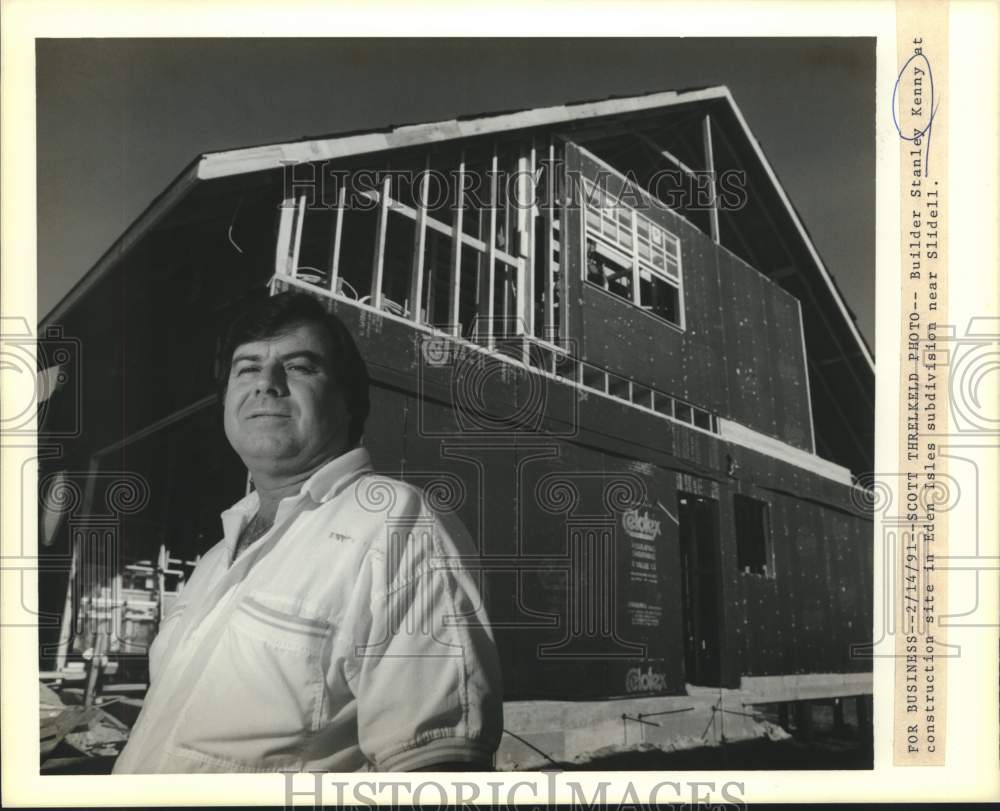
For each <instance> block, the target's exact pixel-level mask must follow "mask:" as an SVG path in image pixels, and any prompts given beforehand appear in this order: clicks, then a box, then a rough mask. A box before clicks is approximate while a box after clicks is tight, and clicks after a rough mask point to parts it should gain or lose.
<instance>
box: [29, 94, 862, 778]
mask: <svg viewBox="0 0 1000 811" xmlns="http://www.w3.org/2000/svg"><path fill="white" fill-rule="evenodd" d="M289 288H294V289H298V290H302V291H305V292H307V293H309V294H311V295H313V296H315V297H317V298H318V299H320V300H321V301H323V302H325V303H326V306H327V307H328V308H330V309H331V310H333V311H335V312H336V313H337V315H338V316H340V318H341V319H343V320H344V321H345V322H346V323H347V325H348V326H349V327H350V328H351V329H352V331H353V332H354V334H355V335H356V336H357V340H358V344H359V347H360V348H361V351H362V353H363V354H364V356H365V357H366V359H367V362H368V366H369V371H370V373H371V377H372V386H373V388H372V412H371V416H370V419H369V422H368V425H367V429H366V436H365V444H366V446H367V447H368V448H369V449H370V451H371V454H372V458H373V461H374V463H375V466H376V468H377V469H379V470H381V471H383V472H386V473H388V474H390V475H394V476H397V477H400V478H403V479H405V480H407V481H410V482H412V483H414V484H416V485H419V486H421V487H423V488H424V489H425V491H426V492H427V493H428V497H429V498H431V499H432V503H435V504H436V506H437V507H438V508H439V509H442V510H445V511H455V512H456V513H457V514H458V516H459V517H460V518H461V519H462V520H463V522H464V523H465V524H466V526H468V527H469V529H470V530H471V533H472V535H473V537H474V538H476V539H477V541H478V543H479V547H480V563H481V571H482V577H483V582H484V583H485V586H486V591H487V593H488V608H489V613H490V616H491V619H492V621H493V623H494V630H495V635H496V639H497V643H498V646H499V648H500V652H501V658H502V662H503V665H504V680H505V689H506V699H507V702H508V704H507V708H506V719H507V720H506V726H507V728H508V731H510V732H511V733H512V736H511V737H510V738H507V737H506V736H505V743H504V748H502V749H501V755H500V765H501V766H503V765H505V764H506V765H523V764H525V763H528V762H530V761H531V757H532V752H536V753H537V752H538V751H542V752H545V753H547V754H551V753H553V752H556V753H559V755H560V756H561V757H563V758H564V759H565V758H571V757H574V756H580V755H581V754H582V753H585V752H586V751H589V750H593V749H596V748H599V747H600V746H601V745H610V744H615V743H617V744H621V743H622V737H623V730H624V738H625V741H624V743H625V744H626V745H628V744H630V743H634V742H635V741H637V740H640V739H641V740H642V741H645V742H647V743H649V742H652V743H657V742H662V741H667V740H671V741H676V740H678V739H681V738H691V739H695V738H697V737H698V735H699V734H700V735H701V736H702V738H703V739H707V738H711V737H713V736H714V739H715V740H719V739H720V736H722V739H725V738H726V735H727V734H728V739H730V740H731V739H732V738H733V736H734V735H736V736H738V735H739V734H741V732H740V730H741V729H742V730H743V732H746V733H747V734H749V732H748V729H749V727H750V726H752V722H751V721H748V720H747V719H746V718H743V719H741V718H737V717H736V716H738V715H740V714H741V712H740V711H742V715H745V716H747V718H749V716H750V715H751V714H752V713H750V711H749V710H748V709H746V708H750V707H753V706H757V705H763V704H775V703H782V702H792V701H803V700H833V699H841V698H844V697H854V696H864V695H870V693H871V660H870V658H867V653H868V646H869V644H870V643H871V634H872V608H871V606H872V564H873V552H872V545H871V537H872V517H871V514H870V500H869V498H868V493H867V491H866V490H865V489H864V488H863V487H862V486H861V485H860V483H859V482H861V481H862V480H863V478H864V477H865V475H866V474H867V473H868V472H869V471H870V470H871V469H872V459H873V426H874V417H873V412H874V365H873V358H872V355H871V353H870V351H869V349H868V347H867V346H866V344H865V341H864V340H863V338H862V336H861V334H860V332H859V331H858V328H857V326H856V324H855V321H854V317H853V315H852V314H851V312H850V311H849V309H848V308H847V306H846V304H845V302H844V299H843V296H842V295H841V293H840V292H839V290H838V289H837V286H836V283H835V281H834V279H833V277H832V276H831V274H830V272H829V270H828V269H827V268H826V266H825V265H824V263H823V261H822V260H821V258H820V256H819V255H818V253H817V251H816V249H815V247H814V245H813V243H812V241H811V239H810V237H809V234H808V232H807V230H806V227H805V225H804V224H803V222H802V221H801V219H800V217H799V216H798V214H797V213H796V210H795V208H794V206H793V204H792V202H791V201H790V200H789V199H788V197H787V195H786V193H785V192H784V190H783V189H782V187H781V184H780V183H779V181H778V179H777V177H776V175H775V173H774V171H773V170H772V168H771V167H770V165H769V163H768V161H767V159H766V157H765V155H764V153H763V151H762V149H761V147H760V145H759V144H758V143H757V141H756V139H755V138H754V136H753V135H752V133H751V132H750V130H749V129H748V127H747V124H746V121H745V120H744V118H743V116H742V114H741V112H740V110H739V108H738V106H737V105H736V103H735V101H734V99H733V98H732V96H731V95H730V93H729V91H728V90H727V89H726V88H724V87H715V88H709V89H701V90H692V91H684V92H664V93H655V94H651V95H643V96H638V97H633V98H620V99H610V100H602V101H594V102H584V103H574V104H565V105H560V106H556V107H548V108H541V109H533V110H523V111H516V112H503V113H495V114H488V115H477V116H470V117H468V118H460V119H457V120H452V121H439V122H434V123H429V124H417V125H406V126H395V127H391V128H388V129H385V130H379V131H372V132H359V133H348V134H341V135H332V136H328V137H315V138H308V139H305V140H300V141H295V142H292V143H284V144H274V145H268V146H262V147H251V148H245V149H234V150H229V151H225V152H215V153H209V154H205V155H202V156H200V157H198V158H197V159H196V160H195V161H194V162H193V163H192V164H191V165H190V166H188V167H187V169H185V171H184V172H183V173H182V174H181V175H180V176H179V177H178V178H177V179H176V180H175V181H174V182H173V183H171V184H170V186H168V187H167V188H166V189H165V190H164V191H163V193H162V194H161V195H160V196H159V197H158V198H157V199H156V200H155V201H154V202H153V203H152V204H151V205H150V207H149V208H148V209H147V210H146V211H145V212H144V213H143V214H142V215H141V216H140V217H139V218H138V219H137V220H136V222H135V223H134V224H133V225H132V226H131V227H130V228H129V229H128V230H127V231H126V232H125V234H124V235H123V236H122V237H121V238H120V239H119V240H118V241H117V242H116V243H115V244H114V245H113V246H112V247H111V248H110V249H109V250H108V251H107V253H106V254H105V255H104V256H103V257H102V259H101V260H100V261H99V262H98V264H97V265H96V266H95V267H94V268H93V269H92V270H91V271H90V272H89V273H88V274H87V275H86V276H85V277H84V278H83V280H82V281H81V282H80V283H79V284H78V285H77V286H76V287H75V288H74V289H73V290H72V291H71V292H70V293H69V294H68V295H67V296H66V297H65V299H64V300H63V301H62V302H61V303H60V304H59V305H58V306H57V307H56V308H55V309H54V310H53V311H52V312H51V313H50V314H49V315H48V316H47V317H46V318H45V320H44V321H43V323H42V325H41V336H42V339H41V341H40V350H41V351H40V356H41V360H40V363H42V364H43V365H46V364H49V365H51V363H52V358H53V357H54V354H55V353H57V352H58V351H61V349H60V348H61V347H64V346H68V347H69V348H70V349H71V350H73V348H74V347H75V348H76V350H74V351H70V352H68V353H65V352H64V355H63V357H65V358H68V359H67V360H64V361H62V362H61V364H60V371H61V373H62V374H63V376H64V378H65V379H67V380H68V382H67V383H65V384H64V385H63V386H61V387H60V388H59V389H58V390H57V391H56V392H55V393H54V394H53V395H52V396H51V397H50V398H49V400H48V401H47V402H46V403H45V406H44V408H45V414H44V421H43V423H42V424H41V426H40V436H39V445H40V447H41V448H43V449H44V447H45V446H46V444H47V443H49V444H55V443H58V444H59V446H60V448H61V453H59V454H57V455H55V454H54V455H51V456H48V457H46V456H45V455H44V454H43V455H42V461H41V471H40V483H41V488H42V493H41V495H42V502H43V520H42V521H41V522H40V525H41V527H42V529H41V533H42V537H41V544H42V554H43V556H48V558H49V559H50V560H52V561H57V562H58V561H61V562H63V564H65V565H62V566H56V565H53V566H52V567H50V568H51V571H50V572H49V573H46V572H45V571H43V573H42V575H41V588H40V594H41V595H42V597H41V600H42V610H43V616H48V617H52V618H53V619H52V621H51V622H49V623H48V624H44V623H43V628H42V630H41V642H42V656H43V661H42V670H43V675H45V676H46V677H47V679H48V681H49V682H50V683H52V684H55V685H56V686H57V687H58V686H60V685H65V684H69V683H71V682H72V681H73V679H74V678H75V679H80V680H85V675H84V674H86V673H89V672H92V669H93V668H92V666H90V665H87V664H86V662H87V661H89V660H86V659H85V658H83V656H82V655H83V654H84V653H85V652H87V651H90V652H91V654H92V653H93V652H94V644H95V642H94V640H95V634H96V633H98V632H97V630H95V629H97V628H100V627H105V626H106V627H105V631H104V633H105V638H104V642H103V643H102V645H101V647H100V649H99V651H98V652H99V653H104V654H106V656H104V659H107V660H108V661H112V662H116V663H117V673H116V674H110V672H109V673H108V674H106V675H105V677H104V678H105V680H106V681H108V680H111V681H113V680H114V679H115V678H117V679H118V680H119V681H125V682H129V681H131V682H136V683H141V682H142V680H143V678H144V658H143V653H142V652H143V650H144V646H145V644H146V643H147V642H148V640H149V638H151V635H152V633H154V632H155V626H156V622H157V619H158V617H159V616H160V615H161V613H162V610H163V603H164V602H165V601H169V600H170V599H173V595H175V594H176V591H177V590H178V589H180V588H182V587H183V580H184V577H185V573H186V572H188V571H189V570H190V566H191V565H193V564H194V562H195V561H196V560H197V556H198V555H199V554H200V553H201V552H203V551H205V550H207V549H208V548H209V547H210V546H211V545H212V544H213V543H214V542H215V541H216V540H217V539H218V537H220V525H219V519H218V514H219V512H220V511H221V510H222V509H223V508H225V507H227V506H228V505H229V504H231V503H232V502H234V501H235V500H236V499H237V498H239V497H240V496H241V495H242V494H243V492H244V491H245V488H246V485H247V482H246V472H245V470H244V469H243V467H242V465H241V463H240V461H239V459H238V458H237V457H236V455H235V454H234V453H232V451H231V450H230V449H229V447H228V445H227V443H226V440H225V438H224V436H223V432H222V428H221V416H220V412H219V407H218V402H217V398H216V394H215V384H214V379H215V374H216V371H217V370H216V367H215V363H216V360H215V358H216V350H217V348H218V346H219V343H220V340H221V335H222V333H223V332H224V331H225V328H226V326H227V325H228V322H229V320H230V317H231V314H232V313H233V312H234V311H235V310H237V309H238V308H239V306H240V305H241V302H244V301H245V300H246V299H247V298H248V297H251V296H259V295H264V294H266V292H267V291H271V292H274V291H277V290H284V289H289ZM77 350H78V351H77ZM73 481H76V482H78V483H79V486H78V488H77V489H78V491H79V495H80V498H79V499H78V500H77V502H78V503H75V504H74V505H73V508H72V509H69V508H67V507H66V505H65V503H64V502H61V503H60V506H59V508H58V509H56V508H54V507H53V506H52V502H53V499H51V498H48V495H49V494H50V491H53V489H54V488H57V487H58V486H60V485H65V484H66V483H67V482H70V483H71V482H73ZM71 567H72V572H73V576H72V577H69V578H68V577H67V572H68V571H69V570H70V568H71ZM81 584H82V585H81ZM94 595H103V598H102V599H103V603H101V600H98V599H97V598H96V597H95V596H94ZM98 603H101V605H103V608H102V609H101V611H98V610H97V608H95V606H97V605H98ZM102 623H104V624H105V625H104V626H102ZM108 623H110V625H107V624H108ZM109 628H110V629H111V630H108V629H109ZM104 659H102V660H101V661H102V662H103V661H104ZM74 668H75V669H74ZM88 668H89V670H88ZM111 669H112V670H114V669H115V668H111ZM609 699H620V701H619V702H610V701H609ZM567 702H574V703H573V704H572V705H571V704H568V703H567ZM581 702H584V703H581ZM726 702H728V703H726ZM720 707H721V708H723V709H725V708H726V707H733V708H736V709H733V711H732V712H731V714H730V717H727V718H726V719H724V720H725V723H726V724H728V732H727V731H725V730H721V720H720V724H715V722H714V721H713V719H714V718H715V717H716V716H718V715H719V713H720ZM859 707H861V708H862V713H863V708H864V702H863V701H862V702H860V703H859ZM567 708H576V709H573V710H572V711H568V709H567ZM623 708H624V709H623ZM675 710H676V715H669V714H668V713H671V712H674V711H675ZM654 715H659V716H662V717H660V718H658V719H657V722H656V724H650V723H644V722H643V718H644V717H651V716H654ZM626 716H627V717H628V718H632V719H633V720H635V723H634V724H632V725H631V726H630V725H629V722H628V720H627V719H626V721H624V722H623V718H626ZM706 718H708V719H709V723H710V729H711V732H710V733H706V729H705V724H706V721H705V719H706ZM665 719H666V720H665ZM671 719H672V720H671ZM654 726H655V729H654ZM602 742H603V744H602Z"/></svg>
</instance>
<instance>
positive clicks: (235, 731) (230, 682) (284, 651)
mask: <svg viewBox="0 0 1000 811" xmlns="http://www.w3.org/2000/svg"><path fill="white" fill-rule="evenodd" d="M333 630H334V629H333V625H332V624H331V623H329V622H328V621H326V620H325V619H323V618H320V617H319V616H316V615H315V614H313V613H310V612H309V611H308V609H305V608H303V607H302V606H301V605H300V604H297V603H294V602H291V601H288V600H286V599H283V598H281V597H277V596H274V595H267V594H262V593H255V594H249V595H244V596H243V597H241V598H239V602H238V603H237V604H236V606H235V607H234V609H233V611H232V613H231V615H230V616H229V618H228V622H227V625H226V627H225V629H224V630H223V631H222V633H221V634H220V635H219V637H218V643H217V644H216V645H215V647H214V649H213V650H212V651H211V653H210V656H209V659H208V661H207V663H206V667H205V669H204V671H203V672H202V673H200V674H198V675H197V676H196V677H195V678H196V684H195V685H192V687H193V690H194V692H193V695H192V696H191V699H190V701H189V703H188V705H187V709H186V712H185V718H184V722H183V723H182V725H181V727H180V732H181V734H180V735H179V736H178V738H179V740H178V743H179V744H180V748H181V749H182V750H187V753H188V755H189V756H191V757H194V758H197V759H200V760H202V761H203V765H205V766H210V767H213V769H214V770H225V769H227V768H230V769H232V770H246V769H248V768H250V769H270V768H278V767H282V766H289V765H294V764H295V763H296V762H297V759H298V758H299V756H300V754H301V752H302V748H303V744H304V743H305V741H306V740H307V739H308V738H309V737H310V735H312V734H313V733H315V732H316V731H318V730H319V728H320V727H321V724H322V720H323V712H324V696H325V677H324V676H325V674H324V667H323V661H324V657H325V656H326V655H328V648H329V646H330V644H331V642H332V636H333ZM206 757H207V758H208V759H209V760H210V762H208V763H204V761H205V758H206Z"/></svg>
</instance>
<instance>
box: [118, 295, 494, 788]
mask: <svg viewBox="0 0 1000 811" xmlns="http://www.w3.org/2000/svg"><path fill="white" fill-rule="evenodd" d="M222 358H223V360H224V363H223V366H224V369H223V372H222V376H223V378H224V381H223V383H222V386H223V391H224V415H225V416H224V422H225V431H226V436H227V438H228V439H229V442H230V444H231V445H232V446H233V449H234V450H235V451H236V453H237V454H239V456H240V458H241V459H242V460H243V462H244V463H245V464H246V466H247V468H248V470H249V471H250V475H251V478H252V480H253V484H254V489H253V491H252V492H251V493H250V494H249V495H248V496H246V497H245V498H243V499H241V500H240V501H239V502H237V503H236V504H235V505H234V506H233V507H231V508H230V509H229V510H226V511H225V512H224V513H223V514H222V522H223V529H224V536H223V539H222V540H221V541H220V542H219V543H218V544H216V545H215V546H214V547H213V548H212V549H211V550H210V551H209V552H208V553H207V554H206V555H205V557H204V558H203V559H202V560H201V562H200V563H199V565H198V567H197V568H196V570H195V572H194V574H193V576H192V578H191V580H190V581H189V583H188V584H187V585H186V586H185V588H184V590H183V591H182V592H181V595H180V597H179V598H178V602H177V603H176V605H175V606H174V608H173V609H172V610H171V611H170V612H169V613H168V615H167V616H166V617H164V618H163V621H162V623H161V627H160V631H159V634H158V635H157V637H156V640H155V641H154V643H153V646H152V648H151V650H150V662H149V663H150V690H149V692H148V694H147V696H146V700H145V702H144V706H143V710H142V713H141V714H140V716H139V719H138V721H137V723H136V725H135V727H134V728H133V730H132V733H131V736H130V739H129V742H128V744H127V746H126V747H125V749H124V750H123V752H122V754H121V756H120V757H119V759H118V761H117V763H116V764H115V773H136V772H140V773H141V772H168V773H174V772H195V771H207V772H259V771H283V770H310V771H319V770H322V771H359V770H360V771H366V770H377V771H412V770H446V769H448V770H450V769H469V770H483V769H489V768H490V767H491V759H492V755H493V753H494V752H495V750H496V747H497V745H498V743H499V738H500V734H501V728H502V703H501V698H502V692H501V687H500V670H499V663H498V659H497V653H496V648H495V646H494V643H493V638H492V634H491V632H490V630H489V624H488V620H487V618H486V613H485V608H484V606H483V603H482V599H481V596H480V591H479V589H478V588H477V584H476V578H475V577H473V575H472V574H471V573H470V572H469V571H468V570H467V569H466V568H465V567H464V566H463V565H462V561H461V558H462V557H465V558H466V560H468V558H469V557H470V556H474V555H475V552H476V550H475V549H474V547H473V544H472V542H471V539H470V538H469V537H468V533H467V532H466V530H465V529H464V527H463V526H462V525H461V523H460V522H459V521H458V520H457V518H455V517H454V516H449V515H441V514H436V513H435V512H434V511H432V510H430V509H429V508H428V507H427V505H426V503H425V500H424V498H423V496H422V493H421V492H420V491H419V490H418V489H416V488H413V487H411V486H409V485H407V484H405V483H403V482H400V481H397V480H395V479H391V478H388V477H384V476H379V475H376V474H374V473H373V472H372V469H371V464H370V460H369V457H368V452H367V451H366V450H365V449H364V448H363V447H359V446H358V443H359V442H360V440H361V436H362V432H363V429H364V423H365V419H366V417H367V415H368V410H369V401H368V374H367V370H366V368H365V364H364V361H363V359H362V358H361V355H360V353H359V352H358V350H357V347H356V345H355V343H354V341H353V339H352V338H351V335H350V333H349V332H348V330H347V329H346V327H344V325H343V324H342V323H341V322H340V320H339V319H337V318H336V317H335V316H334V315H332V314H329V313H327V312H326V311H325V310H324V309H323V307H322V305H320V304H319V302H318V301H316V300H314V299H312V298H310V297H308V296H305V295H303V294H298V293H283V294H281V295H278V296H275V297H273V298H269V299H267V300H266V301H265V302H262V303H261V304H258V305H255V306H254V307H253V308H252V309H250V310H248V311H247V312H246V313H244V314H243V316H242V317H241V318H239V319H237V321H236V322H235V323H234V325H233V328H232V329H231V331H230V335H229V339H228V341H227V342H226V346H225V347H224V348H223V353H222Z"/></svg>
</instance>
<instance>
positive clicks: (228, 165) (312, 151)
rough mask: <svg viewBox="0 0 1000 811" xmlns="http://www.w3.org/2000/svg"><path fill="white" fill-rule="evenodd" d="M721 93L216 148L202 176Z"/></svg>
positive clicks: (723, 91) (724, 94)
mask: <svg viewBox="0 0 1000 811" xmlns="http://www.w3.org/2000/svg"><path fill="white" fill-rule="evenodd" d="M721 98H731V96H730V95H729V91H728V89H727V88H725V87H723V86H719V87H710V88H706V89H703V90H692V91H689V92H685V93H678V92H677V91H675V90H669V91H666V92H663V93H652V94H650V95H648V96H636V97H633V98H626V99H609V100H607V101H596V102H585V103H583V104H569V105H567V104H560V105H556V106H553V107H540V108H538V109H536V110H522V111H520V112H514V113H502V114H500V115H493V116H485V117H482V118H471V119H468V120H465V121H457V120H451V121H436V122H433V123H430V124H408V125H405V126H400V127H396V128H395V129H393V130H391V131H390V132H376V133H369V134H366V135H347V136H342V137H333V138H319V139H315V140H311V141H293V142H291V143H287V144H271V145H268V146H259V147H248V148H246V149H233V150H228V151H226V152H210V153H208V154H206V155H204V156H202V159H201V161H200V163H199V165H198V177H200V178H201V179H203V180H208V179H210V178H216V177H225V176H227V175H234V174H242V173H245V172H259V171H263V170H267V169H277V168H279V167H280V166H281V164H282V162H292V163H297V162H308V161H322V160H332V159H334V158H343V157H348V156H350V155H363V154H365V153H369V152H380V151H382V150H384V149H394V148H399V147H404V146H413V145H417V144H429V143H435V142H439V141H448V140H453V139H456V138H470V137H473V136H476V135H489V134H493V133H500V132H508V131H510V130H517V129H525V128H527V127H543V126H550V125H553V124H564V123H568V122H571V121H583V120H586V119H588V118H599V117H601V116H608V115H616V114H620V113H631V112H639V111H642V110H650V109H655V108H658V107H671V106H674V105H677V104H688V103H690V102H697V101H707V100H712V99H721Z"/></svg>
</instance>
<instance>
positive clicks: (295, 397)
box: [225, 324, 350, 476]
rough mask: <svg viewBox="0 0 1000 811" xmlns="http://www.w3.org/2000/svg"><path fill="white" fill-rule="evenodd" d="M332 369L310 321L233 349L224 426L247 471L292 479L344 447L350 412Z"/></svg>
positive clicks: (325, 344)
mask: <svg viewBox="0 0 1000 811" xmlns="http://www.w3.org/2000/svg"><path fill="white" fill-rule="evenodd" d="M335 371H336V370H335V369H333V368H332V358H331V352H330V348H329V344H328V338H327V335H326V332H325V331H324V330H323V329H322V328H321V327H319V326H317V325H315V324H302V325H298V326H294V325H293V326H292V327H291V328H290V329H289V330H288V331H287V332H285V333H283V334H281V335H276V336H273V337H271V338H265V339H262V340H259V341H251V342H250V343H245V344H241V345H240V346H238V347H236V351H235V352H233V358H232V364H231V366H230V370H229V383H228V386H227V388H226V399H225V429H226V437H227V438H228V439H229V443H230V444H231V445H232V446H233V449H234V450H235V451H236V453H237V454H239V456H240V458H241V459H242V460H243V463H244V464H245V465H246V466H247V467H248V468H249V469H250V472H251V474H252V475H253V474H265V475H269V476H294V475H297V474H300V473H305V472H306V471H310V470H312V469H314V468H316V467H317V466H319V465H320V464H321V463H322V462H323V461H325V460H326V459H329V458H332V457H334V456H337V455H339V454H340V453H343V452H344V451H346V450H347V430H348V425H349V422H350V417H349V415H348V413H347V406H346V404H345V402H344V397H343V395H342V393H341V391H340V389H339V387H338V385H337V383H336V380H335Z"/></svg>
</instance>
